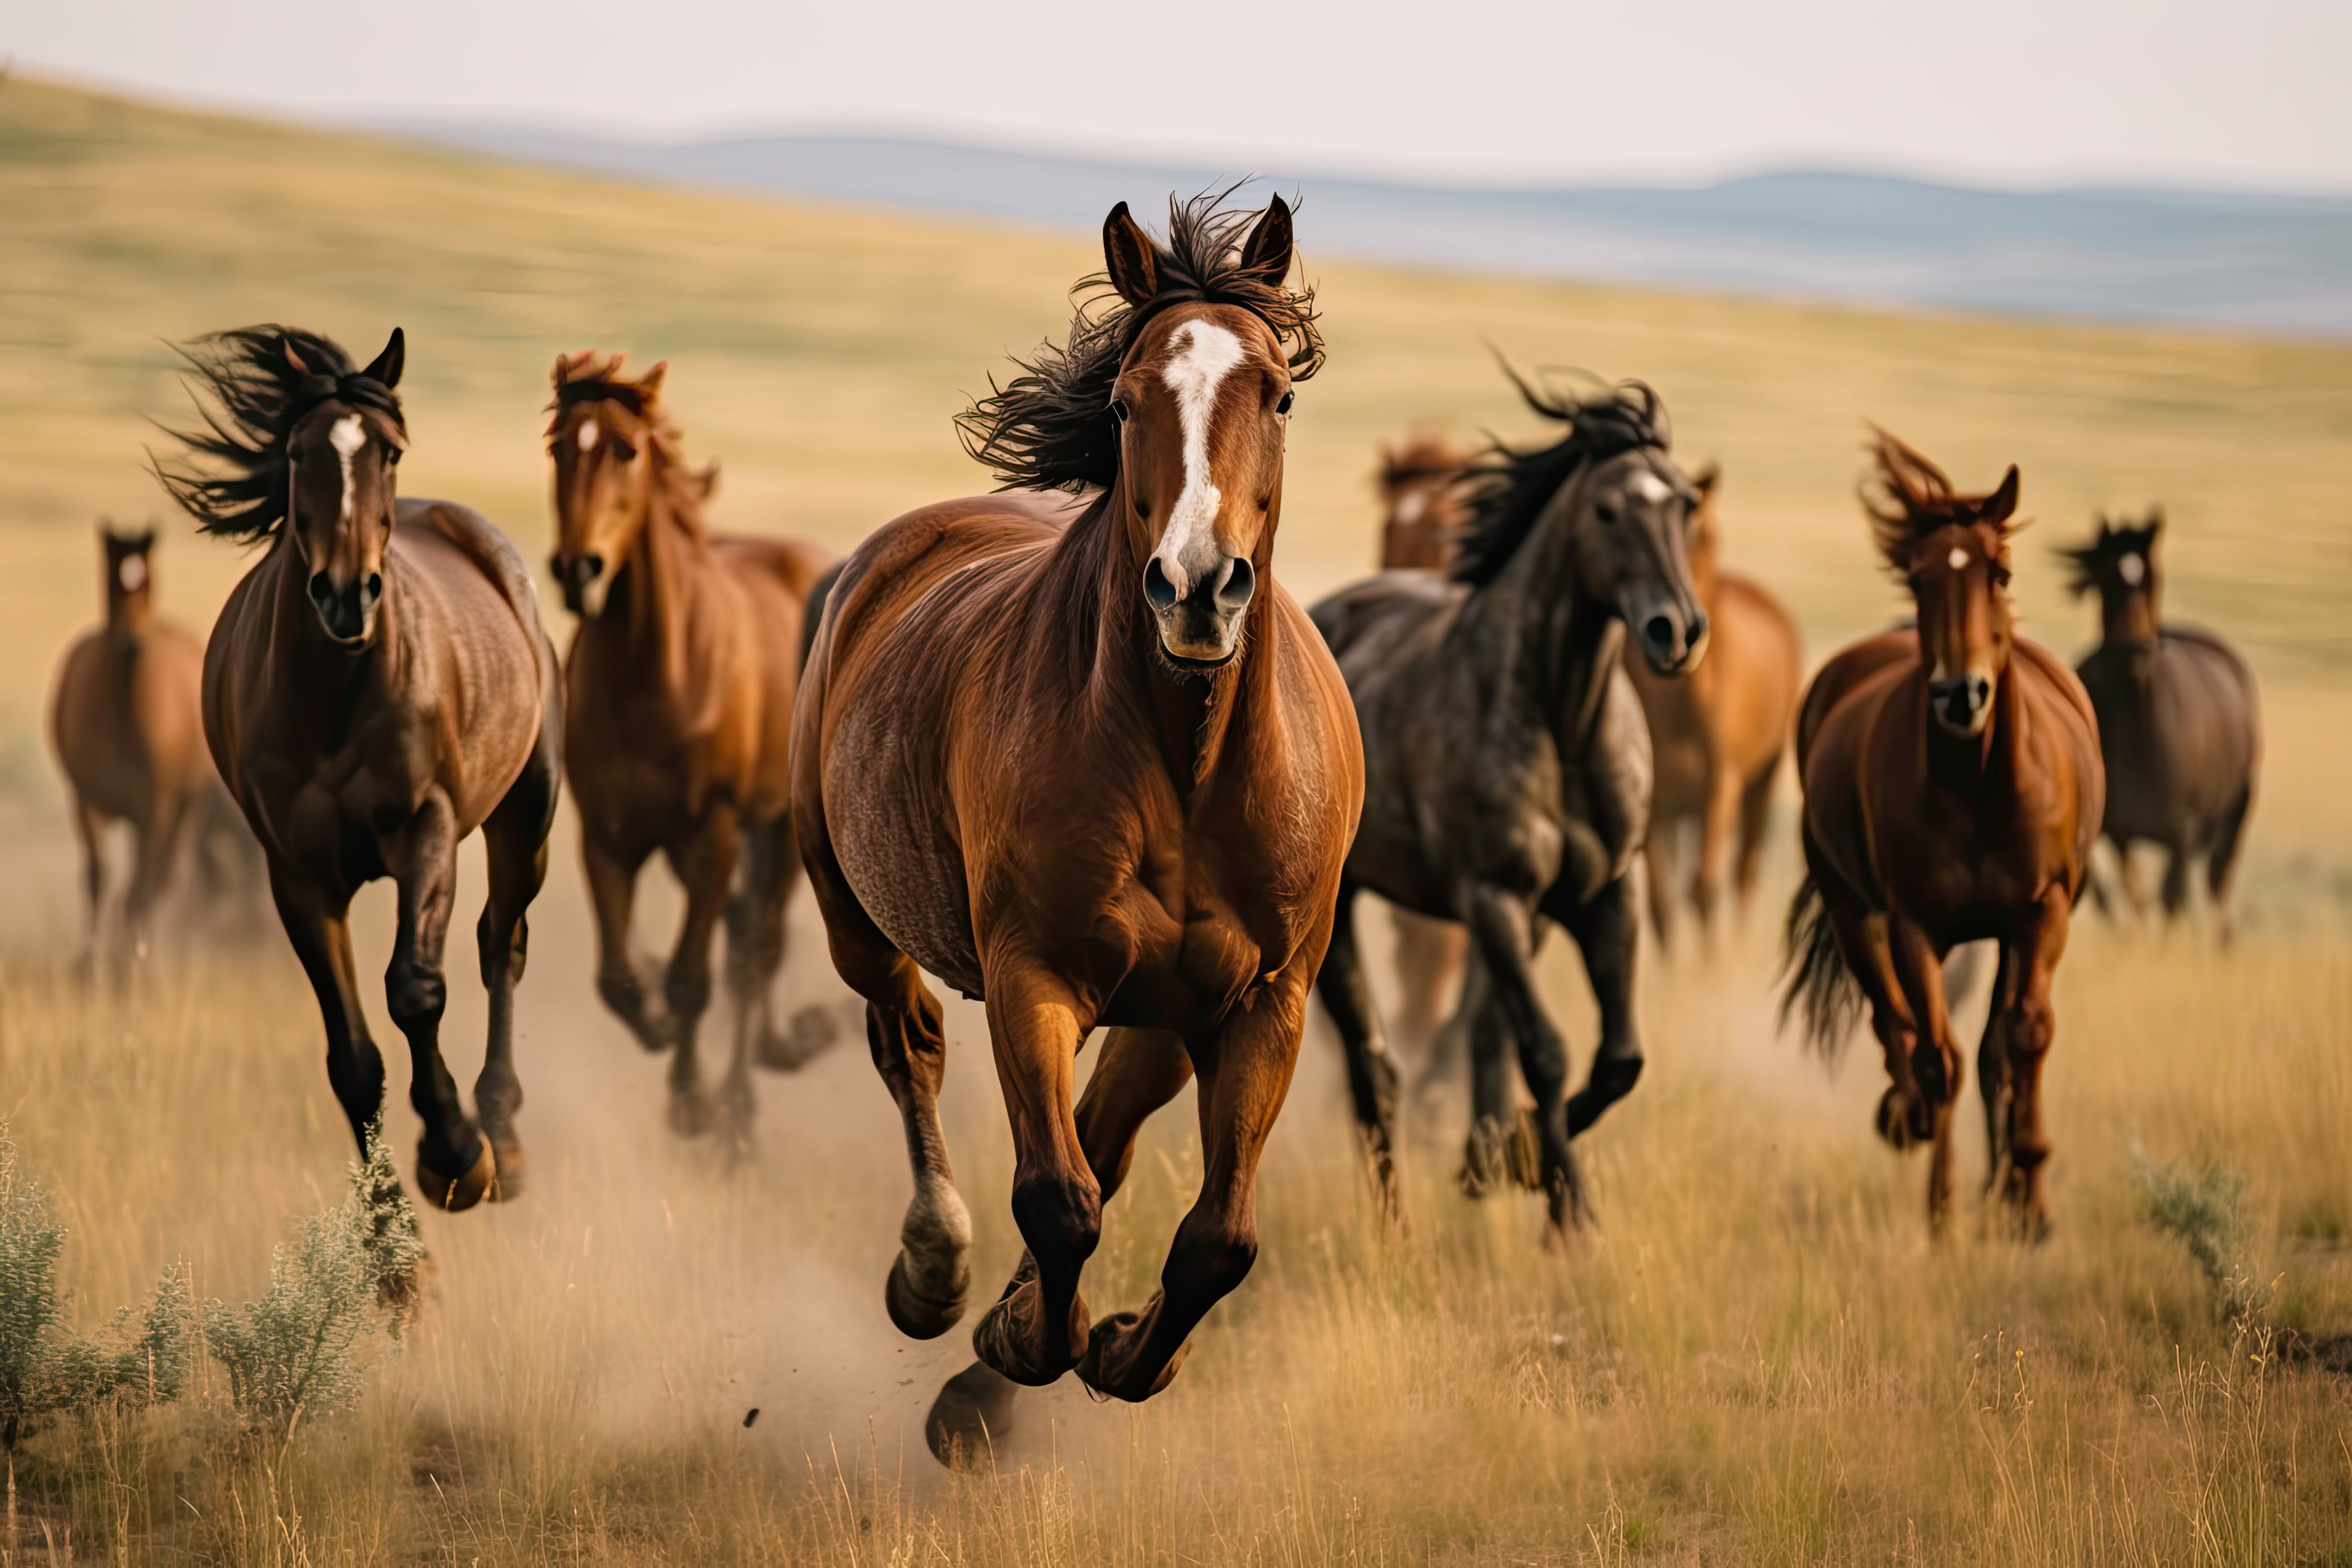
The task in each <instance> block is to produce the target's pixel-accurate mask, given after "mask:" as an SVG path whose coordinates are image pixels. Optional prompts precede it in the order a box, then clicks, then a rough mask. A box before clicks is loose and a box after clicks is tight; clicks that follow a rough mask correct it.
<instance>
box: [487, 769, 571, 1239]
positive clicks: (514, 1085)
mask: <svg viewBox="0 0 2352 1568" xmlns="http://www.w3.org/2000/svg"><path fill="white" fill-rule="evenodd" d="M559 776H560V773H559V771H558V764H557V762H556V757H555V747H554V744H553V740H552V737H551V735H549V734H548V733H546V732H545V731H542V732H541V736H540V742H539V745H538V746H537V747H535V748H534V749H533V751H532V752H531V758H530V762H529V763H525V764H524V765H523V770H522V773H521V776H520V777H519V778H517V779H516V780H515V782H514V783H513V784H511V785H509V786H508V789H507V793H506V797H505V798H504V799H503V800H501V801H499V804H498V807H497V809H496V810H494V811H492V812H491V813H490V815H489V817H488V820H487V821H485V822H484V823H483V824H482V847H483V850H484V853H485V858H487V859H488V863H489V873H490V896H489V899H488V901H487V902H485V903H484V904H483V906H482V918H481V921H480V922H479V924H478V925H477V926H476V928H475V939H476V942H478V945H479V947H480V949H481V959H482V989H483V990H484V991H486V992H487V993H488V994H489V999H490V1009H489V1010H490V1030H489V1043H488V1046H487V1047H485V1049H484V1050H483V1052H482V1071H481V1076H479V1077H478V1078H477V1079H475V1080H474V1110H475V1111H476V1113H477V1114H478V1115H479V1116H480V1117H481V1121H482V1131H483V1133H484V1135H485V1136H487V1137H488V1139H489V1141H490V1151H491V1153H492V1155H493V1157H494V1158H495V1159H496V1161H497V1163H498V1181H497V1184H495V1185H493V1186H492V1187H491V1189H490V1193H489V1195H490V1198H491V1199H492V1201H494V1202H508V1201H510V1200H512V1199H514V1198H517V1197H520V1195H521V1194H522V1184H523V1152H522V1140H521V1138H520V1137H519V1136H518V1135H517V1134H516V1132H515V1125H514V1119H515V1112H517V1111H518V1110H521V1109H522V1079H520V1078H518V1077H517V1076H516V1074H515V1068H514V993H515V986H516V985H517V984H519V983H520V981H521V980H522V972H523V965H524V963H525V962H526V961H527V960H528V959H529V957H530V919H529V910H530V905H531V900H534V899H536V898H538V897H539V890H540V889H541V887H543V886H545V885H546V882H547V835H548V830H549V829H550V828H551V827H552V826H554V825H555V796H556V791H557V788H558V785H557V780H558V778H559Z"/></svg>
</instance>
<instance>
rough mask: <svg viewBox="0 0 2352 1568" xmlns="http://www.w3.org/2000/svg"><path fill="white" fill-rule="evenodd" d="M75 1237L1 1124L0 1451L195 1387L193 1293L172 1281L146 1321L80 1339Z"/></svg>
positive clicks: (127, 1319)
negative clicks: (74, 1313) (75, 1312)
mask: <svg viewBox="0 0 2352 1568" xmlns="http://www.w3.org/2000/svg"><path fill="white" fill-rule="evenodd" d="M65 1245H66V1228H65V1226H61V1225H59V1224H58V1223H57V1221H56V1218H55V1217H54V1216H53V1215H52V1214H51V1213H50V1209H49V1195H48V1194H47V1191H46V1190H44V1189H43V1187H42V1186H41V1184H39V1183H38V1182H36V1181H33V1180H31V1179H30V1178H28V1177H26V1176H25V1175H24V1174H23V1173H21V1172H19V1171H18V1169H17V1168H16V1144H15V1142H12V1141H11V1140H10V1139H9V1137H8V1135H7V1128H6V1126H5V1124H0V1447H5V1448H14V1447H16V1443H17V1440H18V1439H19V1438H21V1437H23V1436H25V1435H26V1433H27V1432H28V1431H29V1430H30V1429H31V1428H32V1427H33V1426H37V1424H38V1423H39V1422H40V1421H41V1420H42V1418H44V1417H46V1416H48V1415H57V1414H60V1413H63V1412H68V1411H71V1412H78V1413H87V1412H89V1411H90V1410H92V1409H94V1408H96V1406H97V1405H99V1404H100V1402H101V1401H104V1400H109V1399H113V1400H120V1401H121V1402H124V1403H127V1404H134V1405H147V1404H155V1403H160V1402H163V1401H167V1400H173V1399H177V1398H178V1397H179V1396H180V1393H181V1391H182V1389H183V1388H184V1386H185V1385H186V1381H187V1369H188V1330H189V1323H190V1318H191V1314H190V1311H189V1303H188V1290H187V1286H186V1284H185V1283H184V1281H183V1280H182V1279H181V1278H180V1276H179V1275H178V1274H177V1273H176V1272H173V1271H166V1273H165V1274H164V1276H163V1279H162V1281H161V1282H159V1283H158V1284H157V1286H156V1288H155V1299H154V1300H152V1302H150V1303H149V1305H148V1308H147V1310H146V1312H145V1313H144V1314H143V1315H140V1316H136V1317H134V1316H133V1314H132V1312H131V1309H130V1308H128V1307H125V1308H123V1309H122V1310H121V1311H119V1312H117V1313H116V1314H115V1315H114V1326H113V1330H112V1331H111V1332H110V1333H109V1334H108V1335H106V1336H105V1337H104V1338H103V1339H89V1338H86V1337H84V1336H83V1335H81V1334H79V1333H76V1332H75V1331H74V1330H73V1328H72V1326H71V1325H70V1324H69V1323H68V1321H66V1319H67V1310H68V1301H67V1300H66V1298H65V1295H64V1293H63V1292H62V1291H60V1290H59V1289H58V1280H57V1268H58V1257H59V1256H60V1255H61V1254H62V1253H63V1252H64V1251H65Z"/></svg>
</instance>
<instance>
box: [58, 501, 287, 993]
mask: <svg viewBox="0 0 2352 1568" xmlns="http://www.w3.org/2000/svg"><path fill="white" fill-rule="evenodd" d="M99 547H100V556H101V558H102V560H103V563H104V576H103V581H102V590H103V594H104V602H105V607H106V620H105V624H104V625H102V626H98V627H96V628H94V629H93V630H91V631H89V632H87V633H85V634H83V635H82V636H81V637H79V638H77V639H75V641H74V642H73V644H72V645H71V646H70V647H68V648H67V650H66V655H65V658H63V659H62V660H61V661H60V662H59V664H58V682H57V689H56V692H55V694H54V695H53V696H52V697H51V699H50V701H49V738H50V742H51V744H52V745H53V746H54V747H55V748H56V751H57V754H58V766H59V767H60V768H61V769H62V770H63V771H64V773H65V775H66V784H67V786H68V789H69V790H70V791H71V792H72V795H73V819H74V832H75V836H76V837H78V838H79V840H80V842H81V849H82V858H83V889H84V891H85V893H86V894H87V896H88V899H89V939H88V941H89V945H88V948H87V950H86V952H84V954H83V956H82V960H81V967H82V969H83V972H84V973H86V974H90V975H95V974H96V973H97V972H98V969H99V965H100V955H99V933H100V917H101V915H102V913H103V911H104V906H105V900H106V857H105V852H104V844H103V841H102V839H103V835H104V833H105V829H106V826H107V825H108V824H109V823H111V822H121V823H127V824H129V826H130V827H131V837H132V843H133V846H134V847H133V851H132V855H133V858H132V862H131V881H130V884H129V886H128V887H127V888H126V889H124V892H123V900H122V929H121V938H120V942H119V945H118V947H117V949H116V970H117V973H118V974H120V973H123V972H124V966H125V965H127V964H129V963H132V962H135V961H138V960H142V959H144V958H145V957H146V955H147V942H148V919H149V916H150V914H151V912H152V910H153V908H154V906H155V903H156V900H159V899H160V898H162V897H163V894H164V892H165V891H166V890H167V889H168V888H169V886H170V884H171V881H172V879H173V875H174V874H175V872H176V870H177V868H178V862H179V860H180V859H181V858H182V852H183V849H184V847H187V846H188V843H189V838H190V836H191V835H193V836H194V845H193V847H194V850H195V851H196V855H197V858H198V859H199V862H200V868H201V869H202V870H203V872H204V878H203V882H204V887H203V891H204V892H205V895H206V896H207V898H208V899H210V898H212V897H215V896H217V895H219V894H222V893H224V892H226V891H227V890H229V889H230V885H231V884H232V882H233V881H234V879H235V872H236V870H237V869H238V867H237V865H236V862H237V861H239V860H240V859H242V858H243V856H244V855H246V854H247V853H250V843H249V841H247V843H244V844H240V843H238V842H237V841H238V840H239V839H243V838H245V830H244V827H243V826H242V825H241V824H232V823H230V822H228V821H226V820H225V818H224V813H223V812H222V811H221V810H220V809H219V807H220V805H223V804H225V802H224V799H223V797H222V795H221V783H220V775H219V773H216V772H215V770H214V767H213V759H212V753H211V752H208V751H207V750H206V749H205V723H204V710H203V697H202V688H203V685H204V663H205V650H204V645H203V644H201V643H199V642H198V641H197V640H196V639H195V637H194V636H193V635H191V634H190V633H189V632H188V631H186V630H185V629H184V628H183V627H182V626H179V625H178V624H177V623H175V622H173V621H170V620H167V619H165V618H164V617H163V616H161V615H159V614H157V613H156V610H155V573H154V548H155V530H154V529H153V528H152V526H150V527H148V528H145V529H143V530H141V531H138V532H135V533H132V532H122V531H117V530H116V529H115V528H114V527H113V526H112V525H111V524H107V523H101V524H100V531H99Z"/></svg>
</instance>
